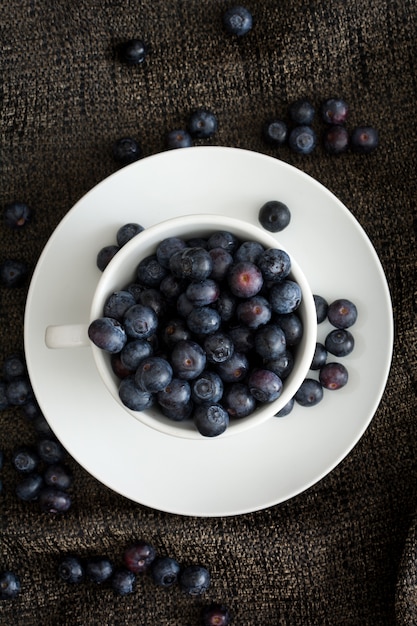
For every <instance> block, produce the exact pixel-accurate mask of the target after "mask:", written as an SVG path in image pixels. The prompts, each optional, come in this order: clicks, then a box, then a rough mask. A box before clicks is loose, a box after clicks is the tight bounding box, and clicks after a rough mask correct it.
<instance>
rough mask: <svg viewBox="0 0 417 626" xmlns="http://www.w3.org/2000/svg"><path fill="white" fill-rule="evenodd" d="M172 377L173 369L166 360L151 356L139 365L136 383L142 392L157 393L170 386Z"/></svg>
mask: <svg viewBox="0 0 417 626" xmlns="http://www.w3.org/2000/svg"><path fill="white" fill-rule="evenodd" d="M172 376H173V372H172V367H171V365H170V364H169V362H168V361H167V360H166V359H163V358H162V357H159V356H149V357H147V358H146V359H143V361H141V362H140V363H139V366H138V368H137V370H136V374H135V383H136V385H137V386H138V387H139V389H141V390H142V391H148V392H149V393H157V392H158V391H162V389H164V388H165V387H166V386H167V385H169V383H170V382H171V380H172Z"/></svg>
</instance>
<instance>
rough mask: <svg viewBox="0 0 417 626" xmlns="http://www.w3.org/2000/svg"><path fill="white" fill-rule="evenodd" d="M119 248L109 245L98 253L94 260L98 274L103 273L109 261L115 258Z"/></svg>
mask: <svg viewBox="0 0 417 626" xmlns="http://www.w3.org/2000/svg"><path fill="white" fill-rule="evenodd" d="M119 250H120V248H119V246H117V245H116V244H110V245H108V246H103V248H101V249H100V250H99V251H98V253H97V259H96V265H97V267H98V269H99V270H100V272H104V270H105V269H106V267H107V266H108V264H109V263H110V261H111V260H112V259H113V258H114V257H115V256H116V254H117V253H118V252H119Z"/></svg>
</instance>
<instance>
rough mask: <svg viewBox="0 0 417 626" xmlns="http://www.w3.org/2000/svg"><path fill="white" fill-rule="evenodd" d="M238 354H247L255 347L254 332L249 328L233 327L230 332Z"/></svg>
mask: <svg viewBox="0 0 417 626" xmlns="http://www.w3.org/2000/svg"><path fill="white" fill-rule="evenodd" d="M228 334H229V337H230V338H231V340H232V341H233V344H234V346H235V350H236V352H243V353H244V354H246V353H247V352H249V351H250V350H252V349H253V348H254V347H255V337H254V331H253V330H251V329H250V328H248V327H247V326H233V327H232V328H229V330H228Z"/></svg>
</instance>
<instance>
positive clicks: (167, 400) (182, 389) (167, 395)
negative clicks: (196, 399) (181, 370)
mask: <svg viewBox="0 0 417 626" xmlns="http://www.w3.org/2000/svg"><path fill="white" fill-rule="evenodd" d="M190 398H191V387H190V384H189V382H188V381H187V380H181V378H172V379H171V381H170V382H169V384H168V385H167V386H166V387H164V388H163V389H161V391H159V392H158V395H157V400H158V404H159V405H160V406H162V407H164V408H166V409H177V408H178V407H179V406H181V405H185V404H187V403H188V402H189V400H190Z"/></svg>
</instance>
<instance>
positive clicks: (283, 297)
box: [269, 279, 302, 314]
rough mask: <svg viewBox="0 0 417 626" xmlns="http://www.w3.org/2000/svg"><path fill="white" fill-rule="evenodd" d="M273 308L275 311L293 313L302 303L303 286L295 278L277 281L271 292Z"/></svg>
mask: <svg viewBox="0 0 417 626" xmlns="http://www.w3.org/2000/svg"><path fill="white" fill-rule="evenodd" d="M269 295H270V303H271V308H272V310H273V311H274V312H275V313H284V314H286V313H292V312H293V311H296V310H297V309H298V307H299V306H300V304H301V299H302V292H301V287H300V285H299V284H298V283H296V282H295V281H294V280H290V279H286V280H283V281H281V282H279V283H275V284H274V285H273V286H272V287H271V290H270V292H269Z"/></svg>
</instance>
